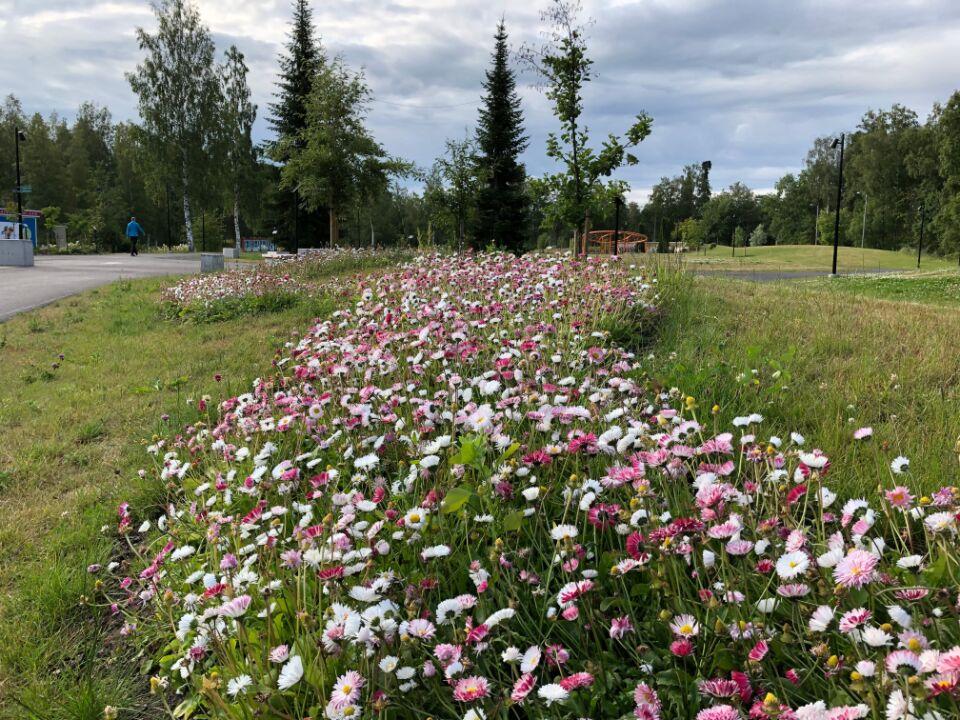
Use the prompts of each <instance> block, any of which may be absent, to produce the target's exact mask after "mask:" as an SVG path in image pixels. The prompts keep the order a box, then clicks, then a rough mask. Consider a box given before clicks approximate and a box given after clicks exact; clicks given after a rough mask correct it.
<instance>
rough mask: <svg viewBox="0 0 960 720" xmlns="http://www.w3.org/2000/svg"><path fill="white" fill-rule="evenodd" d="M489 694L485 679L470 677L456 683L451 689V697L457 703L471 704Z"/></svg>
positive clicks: (478, 676)
mask: <svg viewBox="0 0 960 720" xmlns="http://www.w3.org/2000/svg"><path fill="white" fill-rule="evenodd" d="M489 694H490V683H488V682H487V679H486V678H485V677H482V676H480V675H471V676H470V677H465V678H462V679H461V680H458V681H457V684H456V685H455V686H454V688H453V697H454V699H455V700H458V701H459V702H473V701H474V700H480V699H481V698H485V697H487V695H489Z"/></svg>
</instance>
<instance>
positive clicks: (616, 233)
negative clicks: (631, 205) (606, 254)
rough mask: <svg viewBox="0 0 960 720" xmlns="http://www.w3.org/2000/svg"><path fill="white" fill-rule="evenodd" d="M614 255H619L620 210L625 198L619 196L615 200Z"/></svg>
mask: <svg viewBox="0 0 960 720" xmlns="http://www.w3.org/2000/svg"><path fill="white" fill-rule="evenodd" d="M613 206H614V210H613V254H614V255H617V254H619V247H620V208H621V207H622V206H623V197H622V196H620V195H617V196H616V197H615V198H614V199H613Z"/></svg>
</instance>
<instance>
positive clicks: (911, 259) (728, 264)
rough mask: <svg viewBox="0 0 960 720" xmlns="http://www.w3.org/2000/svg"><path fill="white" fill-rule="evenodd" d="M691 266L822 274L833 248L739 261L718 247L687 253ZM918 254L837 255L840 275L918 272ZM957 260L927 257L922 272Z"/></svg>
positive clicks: (766, 253)
mask: <svg viewBox="0 0 960 720" xmlns="http://www.w3.org/2000/svg"><path fill="white" fill-rule="evenodd" d="M682 258H683V260H684V262H686V263H687V264H689V265H691V266H694V267H697V268H700V269H711V268H716V269H717V270H725V271H731V270H744V271H753V270H783V271H791V270H797V271H800V270H822V271H824V272H829V271H830V268H831V265H832V262H833V246H832V245H767V246H763V247H757V248H753V247H748V248H737V251H736V257H731V251H730V246H729V245H727V246H722V245H721V246H718V247H715V248H713V249H712V250H708V251H707V252H706V254H704V253H703V252H702V251H701V252H691V253H685V254H684V255H683V256H682ZM916 267H917V255H916V252H913V253H909V252H897V251H893V250H874V249H872V248H865V249H863V250H861V249H860V248H858V247H841V248H840V249H839V252H838V254H837V269H838V271H839V272H852V271H861V272H862V271H877V270H915V269H916ZM956 268H957V260H956V259H955V258H954V259H950V258H946V259H944V258H940V257H935V256H933V255H924V256H923V257H922V258H921V263H920V269H921V270H948V269H956Z"/></svg>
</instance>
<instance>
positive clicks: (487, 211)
mask: <svg viewBox="0 0 960 720" xmlns="http://www.w3.org/2000/svg"><path fill="white" fill-rule="evenodd" d="M494 38H495V41H496V44H495V46H494V52H493V65H492V67H491V68H490V69H489V70H487V74H486V80H485V81H484V83H483V88H484V90H485V91H486V94H485V96H484V99H483V106H482V107H481V108H480V119H479V122H478V124H477V145H478V148H479V154H478V158H477V170H478V175H479V178H480V190H479V193H478V197H477V225H478V227H477V229H478V232H477V234H476V237H477V240H478V241H479V242H491V241H492V242H494V243H496V245H498V246H499V247H502V248H504V249H507V250H512V251H513V252H518V253H519V252H521V251H522V250H523V239H524V235H525V229H526V218H527V210H528V204H529V200H528V198H527V195H526V192H525V189H524V184H525V183H524V181H525V178H526V172H525V170H524V167H523V164H522V163H521V162H520V161H519V155H520V153H522V152H523V151H524V149H526V147H527V138H526V136H525V135H524V133H523V111H522V110H521V108H520V97H519V96H518V95H517V90H516V80H515V78H514V74H513V71H512V70H511V69H510V67H509V65H508V61H509V52H508V49H507V30H506V26H505V24H504V21H503V20H502V19H501V20H500V24H499V25H498V26H497V34H496V35H495V36H494Z"/></svg>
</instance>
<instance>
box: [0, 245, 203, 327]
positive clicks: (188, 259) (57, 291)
mask: <svg viewBox="0 0 960 720" xmlns="http://www.w3.org/2000/svg"><path fill="white" fill-rule="evenodd" d="M199 270H200V255H199V254H196V253H194V254H177V255H173V254H169V255H159V254H157V255H153V254H150V255H148V254H143V255H138V256H137V257H131V256H130V255H128V254H120V253H117V254H113V255H38V256H37V257H36V258H35V265H34V266H33V267H28V268H21V267H7V266H0V322H3V321H4V320H7V319H9V318H10V317H12V316H13V315H16V314H17V313H21V312H25V311H27V310H32V309H34V308H37V307H40V306H41V305H47V304H49V303H52V302H55V301H57V300H60V299H62V298H65V297H68V296H69V295H74V294H76V293H78V292H82V291H83V290H89V289H90V288H95V287H99V286H100V285H106V284H107V283H111V282H114V281H115V280H121V279H124V280H129V279H133V278H143V277H151V276H158V275H190V274H192V273H196V272H199Z"/></svg>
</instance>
